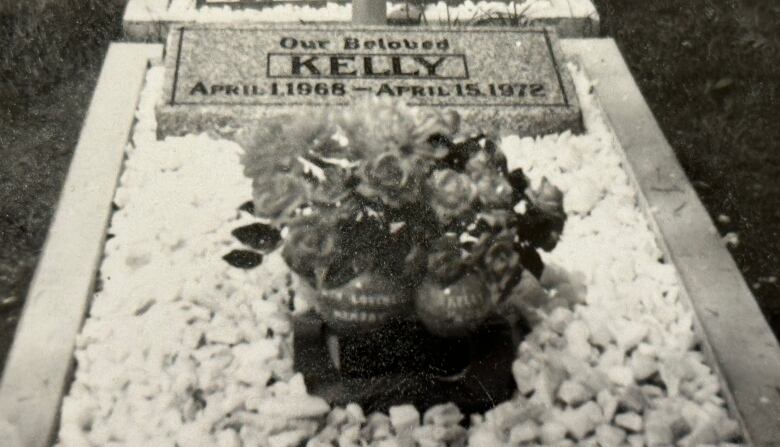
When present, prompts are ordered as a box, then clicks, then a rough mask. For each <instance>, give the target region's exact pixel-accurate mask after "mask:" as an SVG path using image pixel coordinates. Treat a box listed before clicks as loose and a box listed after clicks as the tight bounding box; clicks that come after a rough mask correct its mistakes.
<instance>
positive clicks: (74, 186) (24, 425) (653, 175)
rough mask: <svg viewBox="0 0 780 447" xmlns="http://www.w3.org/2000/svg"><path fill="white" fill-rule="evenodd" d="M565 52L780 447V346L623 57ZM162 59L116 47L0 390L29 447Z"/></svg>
mask: <svg viewBox="0 0 780 447" xmlns="http://www.w3.org/2000/svg"><path fill="white" fill-rule="evenodd" d="M562 47H563V50H564V53H565V54H568V55H570V56H572V57H576V58H578V59H579V60H580V62H581V63H582V65H583V66H584V68H585V70H586V71H587V72H588V73H589V74H590V75H591V76H592V77H593V78H594V79H596V80H597V82H598V83H599V84H600V85H601V86H602V88H599V87H598V86H597V87H596V92H597V93H598V98H599V100H600V102H601V103H602V105H603V107H604V109H605V111H606V114H607V117H608V119H609V121H610V123H611V125H612V128H613V130H614V132H615V134H616V135H617V138H618V140H619V141H620V143H621V145H622V147H623V150H624V154H625V160H626V163H627V167H628V168H629V171H630V172H631V173H632V178H633V181H634V183H635V185H636V186H637V190H638V191H639V192H640V200H641V201H642V203H643V205H644V209H645V210H648V214H649V216H648V217H649V218H650V221H651V224H652V225H654V229H655V231H656V234H657V235H658V238H659V241H660V242H661V245H662V247H663V248H664V250H665V253H666V254H667V256H668V258H669V259H670V260H671V261H673V262H674V263H675V264H676V266H677V269H678V271H679V273H680V277H681V280H682V283H683V285H684V288H685V291H684V292H685V293H684V295H685V296H687V297H688V299H689V302H690V303H691V305H692V307H693V309H694V311H695V313H696V315H697V331H699V334H703V335H704V336H703V337H702V338H703V339H704V345H705V346H704V347H705V352H706V353H707V354H708V355H709V356H710V360H712V362H711V364H712V365H714V368H715V369H716V370H717V372H718V373H719V376H720V377H721V379H722V382H723V385H724V394H725V397H726V399H727V401H728V403H729V406H730V408H731V410H732V411H733V413H734V414H735V415H736V416H737V418H738V419H739V421H740V423H741V424H742V427H743V431H744V433H745V434H746V436H747V438H748V439H747V440H748V441H749V442H751V443H754V444H756V445H778V444H780V423H778V422H780V421H778V417H779V416H778V415H780V394H779V393H778V388H779V387H780V346H778V343H777V340H776V339H775V338H774V336H773V334H772V331H771V330H770V329H769V326H768V325H767V323H766V320H765V319H764V317H763V316H762V314H761V312H760V310H759V309H758V306H757V304H756V302H755V299H754V298H753V296H752V295H751V293H750V290H749V289H748V287H747V285H746V284H745V281H744V279H743V278H742V276H741V275H740V273H739V270H737V267H736V264H735V263H734V261H733V259H732V258H731V256H730V255H729V253H728V251H727V250H726V249H725V248H724V246H723V243H722V242H721V240H720V237H719V236H718V233H717V231H716V229H715V227H714V225H713V224H712V221H711V220H710V218H709V216H708V214H707V212H706V210H705V209H704V207H703V205H702V204H701V202H700V200H699V198H698V197H697V196H696V193H695V191H694V190H693V187H692V186H691V184H690V183H689V182H688V180H687V179H686V177H685V175H684V173H683V171H682V168H681V167H680V165H679V163H678V161H677V159H676V157H675V155H674V152H673V150H672V148H671V147H670V146H669V144H668V143H667V141H666V139H665V138H664V136H663V134H662V133H661V130H660V129H659V128H658V125H657V124H656V121H655V119H654V117H653V115H652V113H651V112H650V110H649V108H648V107H647V105H646V104H645V102H644V99H643V98H642V95H641V94H640V93H639V89H638V88H637V86H636V84H635V83H634V80H633V78H632V77H631V74H630V72H629V70H628V68H627V67H626V65H625V62H624V61H623V59H622V56H621V55H620V52H619V50H618V49H617V46H616V45H615V43H614V41H613V40H611V39H584V40H579V39H578V40H563V41H562ZM161 53H162V47H161V46H160V45H137V44H112V46H111V48H110V50H109V53H108V56H107V57H106V61H105V64H104V67H103V71H102V73H101V77H100V80H99V83H98V86H97V88H96V91H95V96H94V98H93V100H92V104H91V106H90V109H89V112H88V114H87V119H86V121H85V124H84V128H83V129H82V133H81V138H80V141H79V143H78V146H77V148H76V153H75V154H74V157H73V161H72V164H71V168H70V170H69V172H68V177H67V180H66V182H65V186H64V189H63V193H62V197H61V198H60V203H59V206H58V209H57V213H56V215H55V217H54V220H53V222H52V225H51V228H50V229H49V235H48V238H47V241H46V245H45V249H44V252H43V256H42V257H41V260H40V261H39V263H38V268H37V270H36V273H35V277H34V279H33V282H32V284H31V286H30V290H29V293H28V296H27V302H26V303H25V308H24V312H23V315H22V318H21V321H20V322H19V328H18V329H17V333H16V339H15V340H14V344H13V347H12V349H11V353H10V356H9V358H8V363H7V364H6V368H5V372H4V376H3V378H2V383H1V384H0V417H3V418H5V419H6V420H7V421H8V422H10V423H11V424H12V425H13V426H14V427H15V428H16V429H17V430H18V434H19V435H20V437H21V440H22V442H23V445H25V446H32V447H39V446H40V447H42V446H46V445H49V444H50V443H51V441H52V440H53V438H54V435H55V432H56V430H57V427H58V418H59V408H60V405H61V401H62V397H63V395H64V393H66V392H67V388H68V383H69V381H70V378H71V374H70V372H71V369H72V366H73V360H72V353H73V348H74V343H75V338H76V335H77V333H78V331H79V329H80V327H81V324H82V322H83V319H84V317H85V315H86V311H87V306H88V304H89V301H90V297H91V295H92V290H93V285H94V280H95V274H96V271H97V268H98V265H99V262H100V259H101V256H102V252H103V242H104V238H105V231H106V227H107V224H108V220H109V217H110V213H111V211H110V208H111V201H112V200H113V195H114V191H115V188H116V184H117V180H118V178H119V174H120V172H121V164H122V159H123V156H124V148H125V145H126V144H127V141H128V137H129V134H130V131H131V127H132V123H133V114H134V111H135V107H136V104H137V101H138V96H139V91H140V89H141V86H142V84H143V77H144V74H145V73H146V68H147V67H148V64H149V60H150V59H158V58H160V56H161ZM120 85H121V86H123V88H118V86H120Z"/></svg>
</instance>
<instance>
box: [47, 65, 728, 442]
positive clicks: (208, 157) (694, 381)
mask: <svg viewBox="0 0 780 447" xmlns="http://www.w3.org/2000/svg"><path fill="white" fill-rule="evenodd" d="M572 68H573V69H575V73H574V74H575V76H574V77H575V80H576V84H577V91H578V92H579V96H580V101H581V104H582V108H583V111H584V115H585V122H586V127H587V129H588V130H587V133H585V134H583V135H576V136H575V135H571V134H569V133H564V134H560V135H549V136H546V137H543V138H538V139H531V138H524V139H520V138H517V137H508V138H505V139H504V140H503V141H502V143H501V147H502V149H503V150H504V151H505V152H506V154H507V156H508V159H509V163H510V168H513V167H519V166H522V167H523V168H524V170H525V171H526V173H527V175H529V176H530V177H531V179H532V181H534V182H539V181H541V178H542V177H543V176H546V177H547V178H549V179H550V180H551V182H552V183H553V184H555V185H557V186H558V187H560V188H561V189H562V190H563V191H564V194H565V196H564V197H565V198H564V207H565V210H566V212H567V214H568V221H567V223H566V228H565V231H564V233H563V235H562V238H561V241H560V243H559V245H558V246H557V247H556V249H555V250H553V251H552V252H551V253H546V254H543V257H544V261H545V262H546V263H547V264H548V269H547V271H546V274H545V276H544V277H543V278H542V281H541V284H540V285H538V286H537V288H536V290H533V287H529V286H528V285H526V286H525V288H524V289H523V290H522V291H518V293H517V294H516V295H515V296H514V304H516V305H517V306H518V308H519V309H521V310H522V311H524V312H525V313H526V314H527V315H528V316H529V317H530V318H531V319H532V320H533V321H535V323H536V324H535V327H534V329H533V332H532V333H531V334H530V335H529V336H528V337H527V339H526V340H525V341H524V342H523V343H522V344H521V346H520V347H519V349H518V358H517V360H516V361H515V364H514V365H513V368H512V372H513V374H514V376H515V378H516V381H517V385H518V392H517V393H516V397H515V398H513V399H512V400H511V401H507V402H504V403H500V404H499V405H498V406H497V407H496V408H494V409H493V410H491V411H489V412H487V413H486V414H484V415H471V416H470V421H471V428H470V429H468V430H465V429H463V428H462V427H460V426H459V425H457V421H458V420H459V418H460V414H459V412H458V410H457V408H455V407H453V406H446V405H445V406H439V407H434V408H432V409H430V410H428V411H427V412H425V411H420V410H418V409H415V408H414V407H411V406H400V407H395V408H393V409H391V410H390V412H389V416H387V415H382V414H372V415H364V414H363V412H362V410H361V409H360V407H359V406H357V405H350V406H348V407H347V408H336V409H331V408H329V407H328V405H327V404H326V403H325V402H324V401H323V400H321V399H319V398H317V397H314V396H310V395H308V394H307V393H306V389H305V385H304V383H303V380H302V377H301V375H300V374H296V373H295V371H293V368H292V357H291V343H290V320H289V306H288V300H289V293H288V290H289V287H290V284H291V281H292V279H291V277H290V275H289V271H288V269H287V267H286V265H285V264H284V262H283V261H282V260H281V258H280V256H279V255H278V253H273V254H271V255H269V256H266V259H265V260H264V262H263V263H262V265H261V266H260V267H257V268H255V269H250V270H247V271H243V270H239V269H236V268H233V267H230V266H229V265H228V264H227V263H225V262H224V261H223V260H222V259H221V257H222V256H223V255H224V254H226V253H227V252H229V251H230V250H231V249H233V248H237V247H238V243H237V242H236V241H234V240H233V238H232V236H231V235H230V231H231V230H232V229H234V228H236V227H238V226H240V225H242V224H247V223H250V222H254V221H255V219H254V218H252V217H251V216H248V215H246V214H244V213H241V212H238V211H236V208H237V207H238V206H239V205H240V204H241V203H243V202H244V201H246V200H247V199H248V198H249V197H250V196H251V185H250V182H249V180H248V179H246V178H244V176H243V175H242V173H241V169H242V167H241V165H240V163H239V158H238V155H239V152H240V149H239V147H238V146H237V145H236V144H234V143H232V142H228V141H221V140H214V139H211V138H209V137H207V136H205V135H190V136H186V137H181V138H168V139H166V140H165V141H156V139H155V126H156V123H155V118H154V111H153V106H154V102H155V101H156V99H157V97H158V95H159V94H160V91H161V85H162V77H163V72H162V69H161V68H153V69H151V70H150V71H149V75H148V78H147V86H146V88H145V90H144V92H143V95H142V99H141V102H140V105H139V109H138V113H137V117H138V123H137V125H136V127H135V131H134V133H133V139H132V144H130V145H128V149H127V161H126V165H125V171H124V174H123V175H122V178H121V183H120V186H119V188H118V190H117V193H116V198H115V202H116V205H117V206H118V208H119V209H118V210H117V211H116V212H115V213H114V215H113V218H112V221H111V226H110V229H109V232H110V233H111V234H113V235H114V237H112V238H111V239H109V241H108V242H107V243H106V249H105V259H104V260H103V263H102V265H101V268H100V278H101V283H102V289H101V290H100V291H99V292H97V293H96V294H95V297H94V301H93V304H92V307H91V310H90V315H89V317H88V318H87V320H86V322H85V325H84V328H83V330H82V332H81V335H80V336H79V337H78V341H77V349H76V354H75V355H76V359H77V362H78V368H77V370H76V375H75V380H74V382H73V384H72V386H71V388H70V391H69V394H68V395H67V397H66V398H65V400H64V404H63V408H62V420H61V428H60V432H59V442H60V445H62V446H85V445H94V446H112V445H117V446H118V445H132V446H136V445H137V446H141V445H148V446H155V447H157V446H175V445H178V446H182V447H184V446H201V445H202V446H214V445H216V446H225V447H227V446H240V445H248V446H257V445H259V446H274V447H276V446H297V445H307V446H329V445H339V446H360V445H375V446H384V447H390V446H401V447H403V446H414V445H418V446H444V445H463V444H464V443H467V442H468V444H470V445H473V446H493V445H496V446H503V445H512V446H514V445H520V444H521V443H528V444H530V445H538V444H549V445H575V443H576V444H579V445H602V446H611V445H623V444H625V445H670V444H674V443H679V444H681V445H700V444H704V443H717V442H719V441H723V440H728V439H732V438H734V437H735V436H736V435H738V432H739V429H738V426H737V424H736V422H735V421H734V420H733V419H731V418H730V417H729V416H728V414H727V412H726V410H725V406H724V402H723V399H722V397H721V396H720V394H719V382H718V379H717V377H716V375H715V374H714V373H713V371H712V369H711V368H710V367H709V366H707V364H706V362H705V359H704V357H703V355H702V353H701V352H700V351H699V350H698V349H697V337H696V335H695V334H694V331H693V315H692V313H691V311H690V310H689V309H688V308H687V307H686V306H685V304H684V302H683V301H682V299H681V292H680V284H679V282H678V280H677V277H676V272H675V269H674V267H673V266H672V265H669V264H666V263H664V262H663V261H661V259H662V253H661V251H660V250H659V248H658V245H657V244H656V242H655V240H654V235H653V233H652V232H651V230H650V228H649V225H648V222H647V220H646V219H645V217H644V215H643V213H642V212H641V210H640V208H639V206H638V204H637V198H636V192H635V190H634V188H633V187H632V185H631V183H630V180H629V177H628V175H627V174H626V171H625V170H624V168H623V166H622V159H621V155H620V154H621V150H620V148H619V147H617V146H616V143H615V139H614V137H613V135H612V133H611V132H610V130H609V128H608V127H607V125H606V123H605V121H604V118H603V116H602V113H601V111H600V109H599V107H598V105H597V104H596V103H595V102H594V98H593V97H592V96H590V95H588V94H585V93H583V92H588V91H589V87H590V84H589V83H588V80H587V79H586V78H585V77H584V75H583V74H582V73H580V72H578V71H576V68H575V67H572ZM527 283H528V282H526V284H527ZM543 289H544V290H543ZM545 293H546V294H547V295H548V297H546V298H544V300H543V301H544V303H545V304H544V305H543V306H542V307H532V306H530V305H529V304H528V303H529V302H530V301H531V300H532V299H534V298H536V299H538V298H539V296H540V294H542V295H541V296H544V294H545ZM297 303H300V300H296V304H297ZM532 309H537V310H536V311H533V310H532ZM532 312H533V315H532V314H531V313H532ZM421 413H422V414H423V416H422V417H421V416H420V414H421ZM307 439H308V441H306V440H307Z"/></svg>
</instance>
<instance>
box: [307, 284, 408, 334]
mask: <svg viewBox="0 0 780 447" xmlns="http://www.w3.org/2000/svg"><path fill="white" fill-rule="evenodd" d="M317 292H318V293H317V299H316V307H317V312H318V313H319V314H320V315H321V316H322V318H323V319H324V320H325V322H326V323H327V324H328V326H329V327H330V328H331V329H332V330H333V331H335V332H337V333H341V334H352V333H361V332H367V331H371V330H374V329H377V328H379V327H381V326H383V325H385V324H386V323H388V322H389V321H391V320H392V319H397V318H402V317H404V316H406V315H408V313H409V310H410V308H411V301H412V299H411V296H410V294H409V292H408V290H407V289H406V288H404V287H402V286H401V285H400V284H397V283H395V282H393V281H391V280H390V279H388V278H386V277H384V276H382V275H380V274H378V273H375V272H365V273H362V274H361V275H358V276H357V277H355V278H353V279H352V280H350V281H348V282H347V283H346V284H343V285H341V286H339V287H334V288H330V289H325V288H321V289H318V291H317Z"/></svg>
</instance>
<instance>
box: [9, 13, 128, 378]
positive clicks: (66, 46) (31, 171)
mask: <svg viewBox="0 0 780 447" xmlns="http://www.w3.org/2000/svg"><path fill="white" fill-rule="evenodd" d="M0 1H2V3H0V106H1V107H0V151H2V153H1V155H2V162H0V247H2V249H0V365H2V364H3V363H4V359H5V356H6V353H7V351H8V349H9V347H10V344H11V339H12V337H13V333H14V330H15V327H16V323H17V320H18V317H19V314H20V312H21V308H22V304H23V297H24V296H25V294H26V292H27V287H28V284H29V282H30V279H31V278H32V273H33V270H34V269H35V264H36V262H37V260H38V256H39V254H40V251H41V248H42V246H43V241H44V238H45V236H46V231H47V227H48V224H49V221H50V220H51V217H52V214H53V212H54V209H55V206H56V203H57V198H58V197H59V192H60V188H61V187H62V183H63V181H64V179H65V174H66V172H67V168H68V164H69V163H70V158H71V155H72V151H73V148H74V147H75V144H76V141H77V139H78V134H79V131H80V130H81V123H82V121H83V118H84V115H85V112H86V109H87V106H88V105H89V100H90V98H91V96H92V90H93V88H94V85H95V82H96V80H97V75H98V72H99V70H100V64H101V60H102V58H103V54H104V53H105V49H106V47H107V45H108V42H109V41H110V40H111V39H115V38H117V37H118V36H119V35H120V29H121V26H120V25H121V11H122V5H121V4H120V2H117V1H115V0H108V1H99V0H49V1H37V2H36V1H29V2H21V1H20V2H17V1H14V0H9V1H4V0H0Z"/></svg>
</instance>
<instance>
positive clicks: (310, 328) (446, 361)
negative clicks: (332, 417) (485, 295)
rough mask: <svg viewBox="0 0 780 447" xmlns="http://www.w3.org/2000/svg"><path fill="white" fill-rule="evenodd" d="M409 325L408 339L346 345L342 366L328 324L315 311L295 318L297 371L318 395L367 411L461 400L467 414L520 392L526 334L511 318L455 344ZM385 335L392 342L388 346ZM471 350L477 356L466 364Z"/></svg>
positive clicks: (392, 335)
mask: <svg viewBox="0 0 780 447" xmlns="http://www.w3.org/2000/svg"><path fill="white" fill-rule="evenodd" d="M406 329H407V330H405V331H402V333H404V334H405V335H406V336H407V337H408V340H406V341H404V340H403V339H402V338H403V337H401V338H399V337H398V334H397V333H387V334H381V333H380V334H375V337H376V338H378V340H374V341H371V340H369V341H366V340H360V337H356V339H354V340H351V341H350V340H347V341H344V342H342V343H341V355H340V357H341V360H340V361H341V365H340V366H339V368H337V367H336V366H335V365H334V363H333V361H332V360H331V357H330V355H329V353H328V348H327V343H326V337H327V332H326V331H327V329H326V327H325V326H324V323H323V321H322V320H321V319H320V317H318V316H317V315H316V314H315V313H314V312H310V313H307V314H303V315H298V316H296V317H294V318H293V334H294V335H293V352H294V353H295V359H294V362H295V370H296V371H299V372H301V373H302V374H303V376H304V380H305V381H306V388H307V390H308V391H309V392H310V393H312V394H315V395H318V396H321V397H322V398H323V399H325V400H326V401H328V402H329V403H331V404H333V405H341V406H343V405H346V404H348V403H350V402H358V403H359V404H360V405H361V406H362V407H363V409H364V410H365V411H366V412H373V411H384V412H386V411H387V410H388V408H390V407H391V406H394V405H401V404H407V403H413V404H414V405H415V406H416V407H417V408H419V409H420V410H421V412H423V411H424V410H425V409H427V408H429V407H431V406H433V405H436V404H441V403H447V402H453V403H455V404H456V405H458V407H459V408H460V409H461V411H463V412H464V413H465V414H470V413H475V412H477V413H479V412H484V411H486V410H488V409H490V408H493V407H494V406H495V404H496V402H502V401H505V400H508V399H510V398H511V397H512V395H513V394H514V391H515V390H516V389H517V386H516V385H515V382H514V378H513V376H512V362H513V361H514V359H515V347H516V346H517V342H516V340H518V337H519V334H513V329H512V328H511V327H510V326H509V325H508V324H507V323H506V320H505V319H503V318H499V317H496V318H493V319H490V320H488V321H487V322H486V323H485V324H484V325H483V326H482V327H481V328H480V329H479V330H478V331H477V332H476V333H475V334H474V335H473V336H472V337H471V338H470V339H455V340H452V341H449V340H447V339H436V338H435V337H431V336H428V335H427V333H426V332H425V331H424V330H423V329H421V328H418V329H415V328H406ZM521 330H522V329H521ZM379 332H381V331H379ZM409 334H412V335H409ZM382 339H386V340H392V342H391V343H387V342H385V345H384V346H383V345H382ZM386 340H385V341H386ZM399 343H400V344H399ZM355 345H358V346H355ZM467 352H470V353H471V356H470V359H467V360H465V363H464V360H463V357H464V356H467ZM445 356H446V357H447V358H444V357H445ZM464 365H468V366H466V367H465V369H464Z"/></svg>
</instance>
